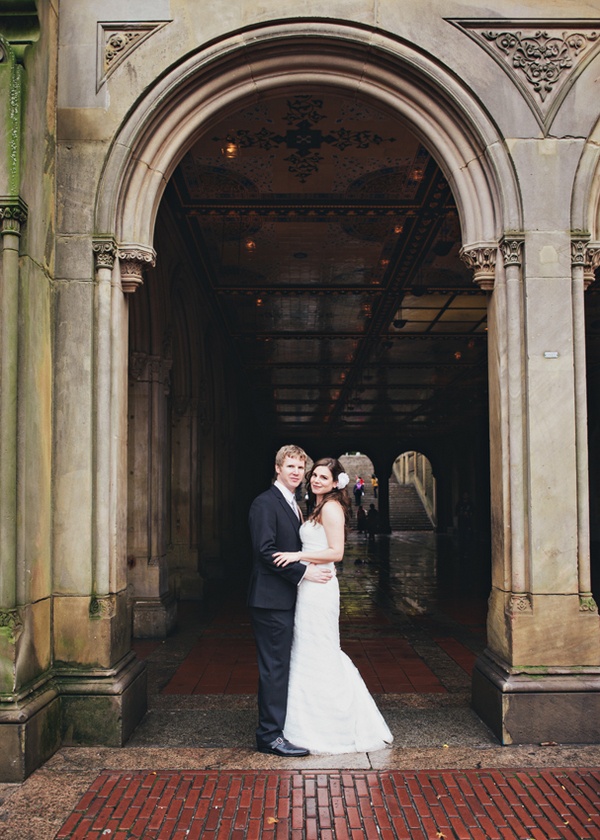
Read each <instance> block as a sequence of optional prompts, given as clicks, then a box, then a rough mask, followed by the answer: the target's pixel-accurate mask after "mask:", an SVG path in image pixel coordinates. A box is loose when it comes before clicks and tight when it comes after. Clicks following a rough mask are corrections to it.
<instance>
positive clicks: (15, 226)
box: [0, 196, 27, 236]
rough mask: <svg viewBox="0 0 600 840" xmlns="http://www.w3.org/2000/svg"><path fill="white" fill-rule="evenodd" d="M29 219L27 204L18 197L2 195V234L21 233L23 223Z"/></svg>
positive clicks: (0, 218) (0, 204)
mask: <svg viewBox="0 0 600 840" xmlns="http://www.w3.org/2000/svg"><path fill="white" fill-rule="evenodd" d="M26 221H27V205H26V204H25V202H24V201H23V200H22V199H21V198H18V197H15V198H9V197H7V196H0V234H3V233H15V234H17V236H19V235H20V234H21V225H23V224H24V223H25V222H26Z"/></svg>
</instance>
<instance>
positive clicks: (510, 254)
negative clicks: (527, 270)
mask: <svg viewBox="0 0 600 840" xmlns="http://www.w3.org/2000/svg"><path fill="white" fill-rule="evenodd" d="M500 250H501V251H502V259H503V260H504V265H505V266H506V265H521V263H522V262H523V240H522V239H521V238H518V237H511V236H505V237H504V238H503V239H502V241H501V243H500Z"/></svg>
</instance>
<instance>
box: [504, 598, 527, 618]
mask: <svg viewBox="0 0 600 840" xmlns="http://www.w3.org/2000/svg"><path fill="white" fill-rule="evenodd" d="M506 612H507V613H508V614H509V615H522V614H523V613H532V612H533V604H532V603H531V596H530V595H525V594H521V593H513V594H512V595H511V596H510V598H509V600H508V603H507V605H506Z"/></svg>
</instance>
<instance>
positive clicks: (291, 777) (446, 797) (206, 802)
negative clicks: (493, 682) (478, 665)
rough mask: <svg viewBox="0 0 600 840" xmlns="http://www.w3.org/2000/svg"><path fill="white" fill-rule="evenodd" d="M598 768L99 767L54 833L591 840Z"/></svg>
mask: <svg viewBox="0 0 600 840" xmlns="http://www.w3.org/2000/svg"><path fill="white" fill-rule="evenodd" d="M599 812H600V770H592V769H585V768H583V769H568V770H563V769H552V770H531V769H528V770H505V771H500V770H454V771H441V770H436V771H418V772H406V771H405V772H399V771H398V772H395V771H386V772H375V771H363V772H358V771H353V772H348V771H328V772H314V771H310V772H292V771H281V772H266V771H243V770H236V771H229V772H217V771H210V770H208V771H203V770H194V771H192V770H190V771H162V770H161V771H158V772H151V773H149V772H147V771H146V772H127V773H118V772H113V771H104V772H103V773H101V774H100V775H99V776H98V777H97V779H96V780H95V782H94V783H93V784H92V785H91V787H90V788H89V790H88V791H87V792H86V793H85V795H84V796H83V797H82V799H81V800H80V802H79V803H78V805H77V807H76V808H75V810H74V811H73V813H72V814H71V816H70V817H69V818H68V820H67V821H66V822H65V823H64V825H63V826H62V828H61V829H60V831H59V832H58V834H57V835H56V840H59V838H61V839H63V840H64V838H72V840H79V839H80V838H86V840H96V838H105V837H110V838H111V840H125V838H135V837H140V838H144V840H196V838H200V837H201V838H218V840H238V839H239V840H242V838H248V840H258V838H265V840H267V838H269V839H270V838H272V840H283V838H290V840H317V838H319V840H359V838H360V840H362V839H363V838H367V840H451V839H452V840H454V839H455V838H458V840H470V838H472V840H509V839H510V840H526V838H531V840H554V838H556V840H561V838H565V840H567V839H568V840H586V838H592V840H598V838H600V813H599Z"/></svg>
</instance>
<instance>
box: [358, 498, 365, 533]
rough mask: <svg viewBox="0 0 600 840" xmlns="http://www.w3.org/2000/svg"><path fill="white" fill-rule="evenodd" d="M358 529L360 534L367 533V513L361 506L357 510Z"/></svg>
mask: <svg viewBox="0 0 600 840" xmlns="http://www.w3.org/2000/svg"><path fill="white" fill-rule="evenodd" d="M356 529H357V531H358V533H359V534H364V533H366V531H367V511H366V510H365V509H364V507H363V506H362V505H359V506H358V508H357V510H356Z"/></svg>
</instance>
